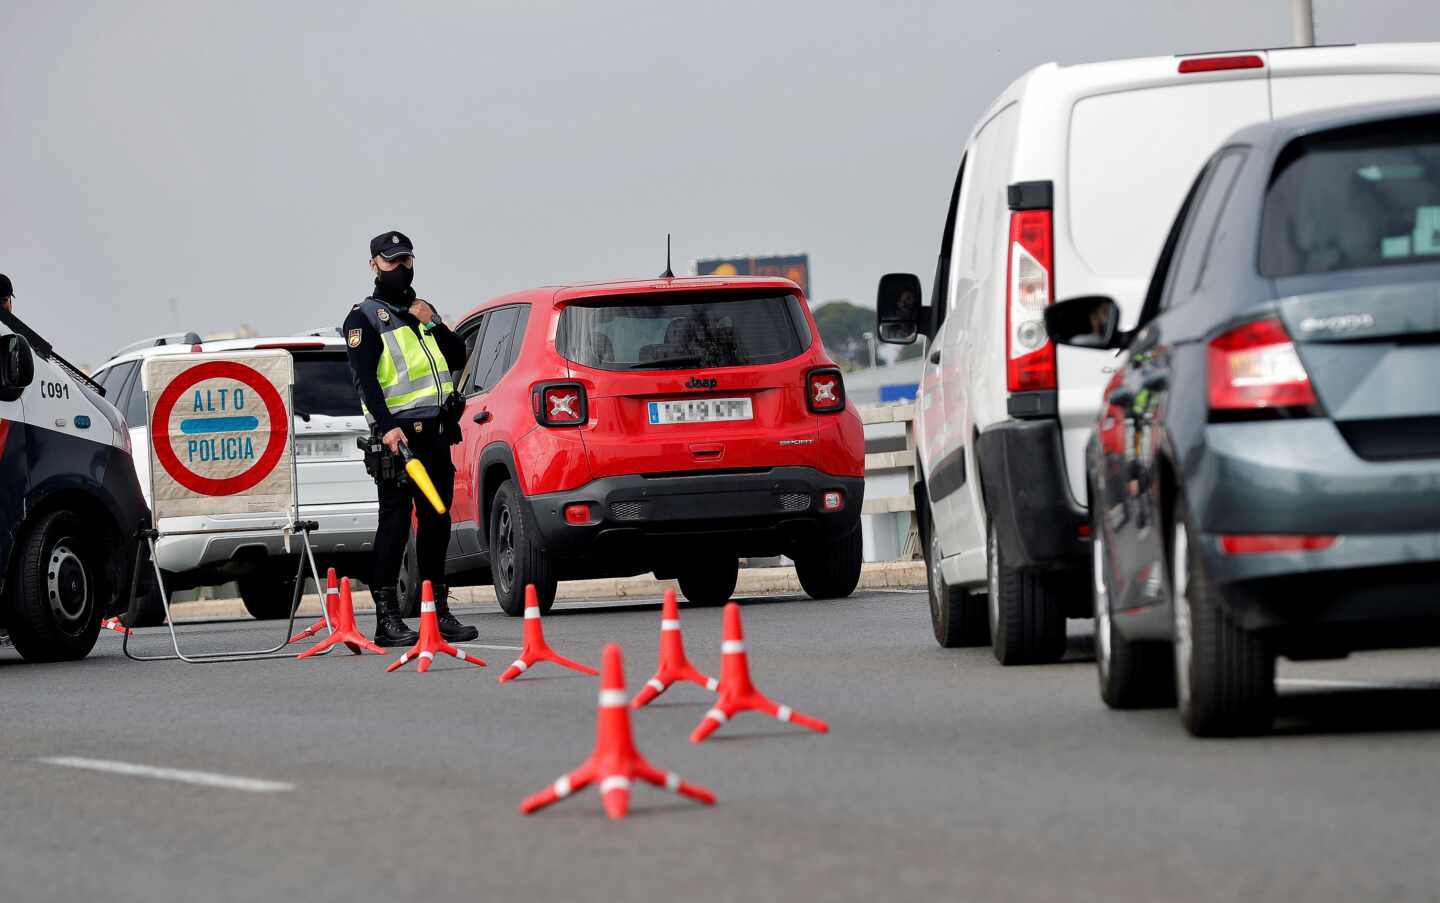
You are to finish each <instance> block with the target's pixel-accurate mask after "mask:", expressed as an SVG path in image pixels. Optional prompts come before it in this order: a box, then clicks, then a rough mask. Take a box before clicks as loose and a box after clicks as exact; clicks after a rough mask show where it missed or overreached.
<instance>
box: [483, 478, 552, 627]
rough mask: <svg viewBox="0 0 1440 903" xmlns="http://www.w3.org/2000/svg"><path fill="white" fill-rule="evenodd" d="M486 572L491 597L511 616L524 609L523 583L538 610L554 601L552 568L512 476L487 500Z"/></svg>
mask: <svg viewBox="0 0 1440 903" xmlns="http://www.w3.org/2000/svg"><path fill="white" fill-rule="evenodd" d="M490 576H491V578H492V579H493V580H494V583H495V600H496V601H497V602H499V603H500V608H501V609H502V610H503V611H504V612H505V613H506V614H507V615H510V616H511V617H519V616H520V615H522V614H524V613H525V587H526V586H529V585H533V586H534V587H535V595H536V596H537V597H539V601H540V611H541V612H542V613H543V612H548V611H549V610H550V606H552V605H553V604H555V571H554V569H553V568H552V567H551V566H550V556H549V555H548V554H546V552H545V549H544V548H543V547H541V545H540V542H539V535H538V534H537V533H536V532H535V528H534V525H532V524H531V523H530V521H529V519H528V517H527V515H526V507H525V499H524V497H523V496H522V495H521V494H520V487H518V486H516V485H515V481H514V480H506V481H505V482H504V483H501V484H500V489H499V491H498V492H496V493H495V500H494V501H493V502H491V504H490Z"/></svg>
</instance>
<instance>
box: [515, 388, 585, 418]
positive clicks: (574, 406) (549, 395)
mask: <svg viewBox="0 0 1440 903" xmlns="http://www.w3.org/2000/svg"><path fill="white" fill-rule="evenodd" d="M530 406H531V407H532V408H533V409H534V412H535V421H536V422H537V423H539V424H540V425H541V426H583V425H584V424H585V422H586V421H587V420H588V419H589V417H590V411H589V407H588V405H587V404H586V398H585V387H584V386H582V385H581V384H580V383H576V382H556V383H541V384H539V385H538V386H536V387H535V388H534V389H533V390H532V391H531V393H530Z"/></svg>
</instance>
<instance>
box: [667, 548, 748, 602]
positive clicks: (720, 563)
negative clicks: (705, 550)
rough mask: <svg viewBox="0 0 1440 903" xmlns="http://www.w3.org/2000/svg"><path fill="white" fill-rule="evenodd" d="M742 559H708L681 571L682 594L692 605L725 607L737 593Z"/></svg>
mask: <svg viewBox="0 0 1440 903" xmlns="http://www.w3.org/2000/svg"><path fill="white" fill-rule="evenodd" d="M739 579H740V559H738V558H736V557H734V556H733V555H720V556H717V557H714V558H706V559H703V560H701V561H698V562H694V563H692V564H688V565H686V566H685V568H684V569H683V570H681V571H680V575H679V581H680V594H681V595H682V596H684V597H685V601H687V602H689V603H690V604H691V605H723V604H724V603H726V602H729V601H730V597H731V596H732V595H733V594H734V593H735V581H737V580H739Z"/></svg>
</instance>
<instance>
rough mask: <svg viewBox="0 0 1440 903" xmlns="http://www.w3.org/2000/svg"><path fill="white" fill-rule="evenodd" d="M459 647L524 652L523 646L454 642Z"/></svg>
mask: <svg viewBox="0 0 1440 903" xmlns="http://www.w3.org/2000/svg"><path fill="white" fill-rule="evenodd" d="M455 645H457V646H459V647H460V648H461V649H505V650H507V651H509V652H524V651H525V648H524V647H523V646H489V645H486V644H485V643H456V644H455Z"/></svg>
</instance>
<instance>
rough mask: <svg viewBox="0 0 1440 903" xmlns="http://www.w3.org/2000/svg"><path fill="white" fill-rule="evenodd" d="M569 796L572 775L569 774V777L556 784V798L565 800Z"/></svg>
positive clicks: (566, 776)
mask: <svg viewBox="0 0 1440 903" xmlns="http://www.w3.org/2000/svg"><path fill="white" fill-rule="evenodd" d="M569 795H570V775H568V774H567V775H565V777H563V778H560V779H559V780H558V781H556V782H555V796H557V797H559V798H560V799H562V800H563V799H564V798H565V797H567V796H569Z"/></svg>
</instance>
